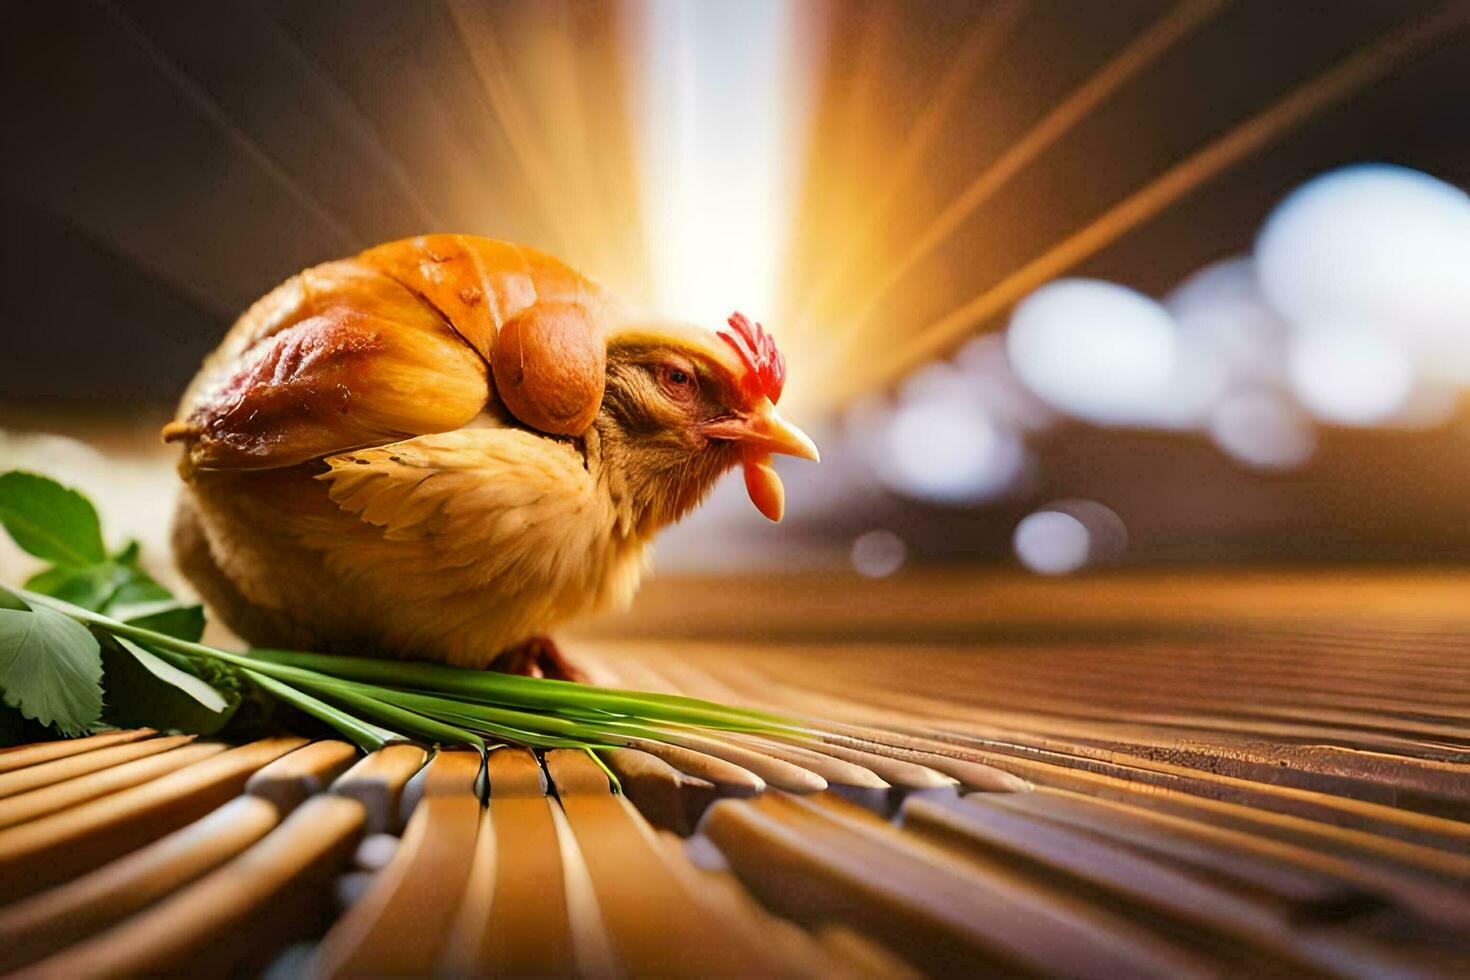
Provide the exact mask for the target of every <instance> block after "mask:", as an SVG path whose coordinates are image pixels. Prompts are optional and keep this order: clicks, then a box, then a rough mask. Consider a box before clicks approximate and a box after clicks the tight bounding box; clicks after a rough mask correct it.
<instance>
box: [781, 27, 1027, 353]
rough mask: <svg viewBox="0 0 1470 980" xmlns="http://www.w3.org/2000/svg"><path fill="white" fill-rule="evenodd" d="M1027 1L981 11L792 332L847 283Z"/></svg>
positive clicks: (807, 325) (805, 325) (805, 303)
mask: <svg viewBox="0 0 1470 980" xmlns="http://www.w3.org/2000/svg"><path fill="white" fill-rule="evenodd" d="M1030 4H1031V0H1009V2H1001V3H997V4H995V5H994V6H991V7H989V8H987V10H986V11H985V13H983V14H982V15H981V16H980V17H979V18H978V21H977V23H976V25H975V26H974V27H973V28H972V29H971V30H970V33H969V34H968V36H967V37H966V38H965V40H964V41H962V42H961V44H960V48H959V52H958V53H957V54H956V55H955V57H954V59H953V61H952V62H951V63H950V67H949V69H948V71H946V72H945V75H944V77H943V78H942V79H941V80H940V82H939V85H938V86H937V87H936V88H935V91H934V95H933V97H932V98H931V99H930V100H929V101H928V103H927V105H926V106H925V108H924V111H923V113H921V114H920V116H919V118H918V120H917V121H916V122H915V123H914V125H913V126H912V127H911V128H910V129H909V132H908V135H907V136H906V137H905V138H904V143H903V147H902V149H901V150H900V151H899V153H898V156H897V158H896V160H895V161H894V164H893V167H892V168H891V169H890V170H889V172H888V176H887V179H885V180H884V182H883V185H882V186H881V187H880V188H879V189H878V190H877V191H876V192H874V193H873V194H872V196H871V203H870V204H869V205H868V207H867V209H866V210H865V211H864V212H863V214H862V216H861V217H860V218H859V219H858V220H857V221H856V222H855V223H854V225H853V226H852V228H851V230H850V231H848V233H847V234H845V235H844V236H843V237H842V243H841V245H840V246H839V250H838V252H837V254H836V256H835V257H833V259H832V261H831V262H830V263H829V265H828V268H827V269H826V271H825V272H824V273H823V275H822V277H821V278H820V279H819V280H818V281H817V284H816V285H815V286H814V287H812V289H811V290H810V292H809V293H808V296H807V298H806V300H805V301H803V303H802V304H801V312H800V313H799V314H798V316H797V317H796V319H795V321H794V322H793V324H792V328H793V330H800V331H805V330H807V329H809V328H810V325H811V322H812V320H813V319H814V318H815V317H816V316H817V311H819V310H820V309H821V307H822V304H823V303H825V302H826V301H827V300H828V299H829V298H830V297H831V296H832V294H833V293H834V292H835V291H836V290H837V288H838V287H839V286H843V285H846V284H847V281H848V280H847V277H848V274H849V272H850V271H851V266H852V263H853V262H854V260H855V259H856V258H857V257H858V255H859V254H861V252H862V249H863V248H864V247H865V246H867V245H868V244H870V243H871V242H872V238H873V234H874V232H875V231H877V230H878V228H879V227H880V224H879V223H880V222H881V221H882V219H883V217H884V216H885V215H887V214H888V212H889V210H890V209H891V208H892V207H893V205H894V204H895V203H896V202H897V200H898V198H899V192H900V191H902V190H903V188H904V187H905V186H906V185H907V184H908V182H909V181H910V180H912V179H913V177H914V176H915V174H916V172H917V171H918V169H919V167H920V165H921V164H923V163H924V161H925V159H926V157H927V155H928V154H929V152H930V151H931V150H932V149H933V148H934V144H935V141H936V140H938V138H939V137H940V136H941V135H942V134H943V133H944V131H945V130H944V122H945V118H946V117H947V116H948V115H949V114H950V112H951V111H952V110H953V109H954V107H955V103H956V102H957V101H958V100H959V98H960V96H961V95H963V94H964V92H965V89H966V87H967V86H968V85H969V84H970V83H971V82H972V81H973V80H974V79H975V77H976V75H978V74H979V73H980V71H981V70H982V69H983V68H984V67H985V66H986V65H987V64H989V62H990V56H991V55H993V54H994V53H995V51H996V49H997V48H998V47H999V46H1000V45H1001V44H1002V43H1004V41H1005V40H1006V38H1007V37H1009V36H1010V34H1011V31H1012V30H1013V29H1014V28H1015V26H1016V25H1017V24H1018V23H1019V22H1020V20H1021V17H1022V15H1023V14H1024V13H1025V12H1026V10H1027V8H1028V7H1029V6H1030Z"/></svg>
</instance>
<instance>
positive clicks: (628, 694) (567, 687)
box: [248, 649, 802, 729]
mask: <svg viewBox="0 0 1470 980" xmlns="http://www.w3.org/2000/svg"><path fill="white" fill-rule="evenodd" d="M248 656H249V657H250V658H251V659H255V660H261V661H265V662H267V663H275V664H282V665H287V666H293V667H300V668H305V669H308V670H314V671H318V672H320V673H324V674H331V675H332V676H335V677H341V678H345V679H348V680H354V681H362V682H367V683H372V684H383V685H387V686H392V687H409V688H418V689H420V690H424V691H430V692H434V693H437V694H452V695H454V696H456V697H460V698H466V699H470V700H476V701H484V702H488V703H492V704H503V705H511V706H515V707H522V708H533V709H540V710H552V711H558V710H566V709H573V708H575V709H581V710H586V711H605V712H609V713H613V714H626V715H638V716H641V717H647V718H658V719H660V720H663V721H677V722H685V723H689V724H704V725H710V726H713V727H721V728H736V727H741V726H750V727H752V728H755V729H771V728H781V729H801V728H802V726H801V725H800V724H798V723H797V722H795V721H794V720H793V719H790V718H786V717H782V716H780V715H774V714H769V713H767V712H763V711H756V710H753V709H748V708H735V707H730V706H728V705H721V704H716V703H714V702H712V701H702V700H699V699H698V698H687V697H683V696H680V695H675V694H657V693H654V692H649V691H623V690H618V689H614V688H606V687H594V686H592V685H590V684H578V683H575V682H572V681H558V680H551V679H549V678H540V677H518V676H515V675H512V674H501V673H498V672H495V671H487V670H468V669H466V668H463V667H449V666H446V665H443V664H425V663H416V662H412V661H401V660H376V659H373V658H370V657H342V656H336V655H334V654H321V653H298V652H295V651H291V650H264V649H262V650H252V651H250V653H249V654H248Z"/></svg>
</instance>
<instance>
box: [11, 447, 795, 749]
mask: <svg viewBox="0 0 1470 980" xmlns="http://www.w3.org/2000/svg"><path fill="white" fill-rule="evenodd" d="M0 524H3V525H4V526H5V528H6V530H7V531H9V532H10V535H11V537H12V538H13V539H14V540H15V542H16V544H18V545H19V546H20V547H21V548H22V549H24V550H26V551H27V552H29V553H31V554H32V555H35V556H37V557H39V558H43V559H45V560H47V561H50V562H52V563H53V564H52V566H51V567H50V568H48V569H46V570H44V571H42V572H40V573H39V574H37V575H35V576H32V577H31V578H30V579H28V580H27V581H26V583H25V587H24V588H21V589H14V590H10V589H5V588H3V587H0V695H3V697H4V702H5V704H6V705H8V706H9V707H10V708H11V709H13V710H14V711H15V712H18V713H19V714H20V715H22V716H23V717H24V718H26V719H30V720H31V721H32V722H34V723H36V724H39V725H44V726H47V727H48V728H49V729H51V730H53V731H55V732H56V733H58V734H61V735H66V736H70V735H80V734H84V733H88V732H92V731H96V730H99V729H101V728H106V727H111V726H114V725H121V724H128V725H148V726H151V727H154V728H158V729H160V730H174V731H182V732H188V733H198V734H212V733H215V732H218V731H221V730H222V729H224V728H225V727H226V726H227V725H228V724H229V723H230V721H231V718H232V717H233V716H234V715H235V713H236V712H237V711H238V710H239V709H240V706H241V705H242V703H244V702H245V701H246V699H247V698H249V697H257V698H267V699H272V700H274V701H276V702H279V703H283V704H286V705H289V706H290V707H292V708H295V709H297V710H299V711H301V712H304V713H305V714H308V715H311V716H312V717H314V718H316V719H318V720H319V721H321V722H323V723H325V724H326V725H329V726H331V727H332V728H334V729H336V730H337V731H338V732H339V733H341V735H342V736H343V737H345V738H347V739H350V740H351V741H353V742H354V743H356V744H357V745H358V746H359V747H361V748H362V749H363V750H365V751H372V750H374V749H378V748H381V747H382V746H383V745H385V744H388V743H390V742H394V741H418V742H427V743H431V744H447V745H469V746H474V747H476V748H479V749H481V750H484V749H485V748H486V746H487V744H498V743H509V744H516V745H525V746H530V747H533V748H578V749H586V750H589V751H591V750H595V749H604V748H612V747H617V746H624V745H637V744H639V743H641V742H647V741H648V740H654V741H668V740H673V739H677V738H678V736H679V733H680V731H681V730H682V731H686V732H687V731H689V730H691V729H693V730H699V729H705V730H711V729H712V730H720V731H730V732H756V733H765V734H775V735H781V736H783V737H788V738H808V737H815V736H817V735H818V734H819V733H818V732H815V731H813V730H811V729H809V728H808V727H806V726H805V725H803V724H802V723H800V722H798V721H796V720H793V719H787V718H783V717H780V716H777V715H771V714H767V713H764V712H759V711H752V710H749V709H744V708H735V707H729V706H726V705H721V704H715V703H713V702H708V701H701V700H697V699H694V698H686V697H679V696H674V695H665V694H654V693H648V692H638V691H624V690H614V689H610V688H601V687H592V686H589V685H585V684H575V683H570V682H566V681H556V680H547V679H541V678H531V677H516V676H511V675H508V674H501V673H496V672H493V671H482V670H467V669H463V668H458V667H447V666H442V665H438V664H426V663H415V662H409V661H397V660H378V659H373V658H369V657H341V656H331V655H326V654H318V653H301V652H294V651H288V650H253V651H249V652H244V653H240V652H232V651H229V650H225V649H222V648H219V647H215V646H211V645H208V644H205V643H203V642H201V640H200V637H201V636H202V635H203V632H204V625H205V623H204V611H203V609H202V608H201V607H200V606H198V605H192V604H187V603H182V602H179V601H178V600H176V599H175V598H174V597H173V596H172V595H171V594H170V593H169V592H168V591H167V590H166V589H164V588H163V587H162V586H161V585H159V584H158V583H157V582H156V581H155V580H154V579H152V578H151V577H150V576H148V574H147V573H146V572H145V571H144V570H143V569H142V567H141V565H140V564H139V561H138V547H137V545H136V544H135V543H130V544H128V545H127V546H125V547H124V548H122V549H121V550H120V551H118V552H115V553H109V552H108V551H107V550H106V548H105V546H104V544H103V537H102V530H101V522H100V520H99V519H98V516H97V511H96V509H95V508H94V507H93V506H92V504H91V502H90V501H88V500H87V498H86V497H85V496H83V495H82V494H80V493H78V492H77V491H75V490H72V489H69V488H67V487H64V486H62V485H61V484H59V483H56V482H55V481H53V480H50V479H48V478H46V477H43V476H40V475H38V474H34V473H25V472H19V471H12V472H9V473H5V474H0ZM11 727H14V726H11ZM3 730H4V728H3V727H0V731H3ZM594 758H596V756H595V754H594Z"/></svg>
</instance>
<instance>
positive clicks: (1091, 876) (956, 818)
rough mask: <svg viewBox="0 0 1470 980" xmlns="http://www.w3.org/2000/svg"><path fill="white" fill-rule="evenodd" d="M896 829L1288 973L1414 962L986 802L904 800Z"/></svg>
mask: <svg viewBox="0 0 1470 980" xmlns="http://www.w3.org/2000/svg"><path fill="white" fill-rule="evenodd" d="M904 817H905V826H906V827H908V828H910V829H911V830H914V831H916V832H918V833H921V834H922V835H924V836H926V837H929V838H931V839H936V840H940V841H944V842H948V843H957V844H959V845H960V849H961V850H963V849H964V848H966V847H970V848H975V849H983V850H984V851H985V852H986V853H997V852H998V853H1003V854H1005V855H1006V856H1008V857H1015V858H1018V859H1022V860H1024V861H1025V863H1026V865H1027V867H1029V868H1035V869H1037V871H1038V873H1039V874H1040V875H1041V876H1043V877H1045V876H1047V875H1051V876H1055V877H1057V878H1058V879H1060V880H1061V881H1062V884H1063V887H1071V888H1074V889H1079V888H1087V887H1090V888H1095V889H1098V890H1099V891H1100V893H1106V895H1105V896H1104V895H1102V894H1098V896H1097V897H1098V900H1099V902H1106V901H1113V902H1118V903H1127V904H1128V905H1131V906H1133V907H1135V908H1138V909H1141V910H1144V911H1146V912H1148V913H1149V914H1152V915H1156V916H1162V917H1165V918H1175V919H1178V920H1180V921H1182V922H1183V923H1184V924H1186V925H1187V926H1188V927H1190V928H1192V929H1195V930H1199V931H1201V932H1203V933H1206V934H1208V933H1211V932H1215V933H1218V934H1220V935H1221V937H1222V942H1221V943H1220V944H1219V945H1220V948H1228V945H1227V944H1236V945H1237V946H1244V947H1247V948H1249V947H1255V948H1257V949H1259V950H1261V951H1262V952H1263V953H1264V954H1267V955H1268V956H1269V957H1272V958H1275V959H1279V960H1281V961H1282V962H1284V963H1289V964H1292V965H1293V966H1294V967H1295V968H1297V969H1307V970H1320V971H1324V972H1330V973H1335V974H1339V975H1343V976H1361V977H1378V976H1385V975H1393V974H1405V973H1409V972H1412V970H1413V969H1414V967H1415V963H1414V961H1413V960H1412V959H1405V958H1402V957H1400V956H1398V955H1396V954H1395V953H1394V951H1393V950H1391V949H1389V948H1387V947H1385V946H1383V945H1382V944H1379V943H1374V942H1372V941H1370V940H1367V939H1364V938H1361V937H1360V936H1358V935H1356V934H1355V931H1354V930H1352V929H1351V928H1349V929H1326V928H1323V927H1321V926H1317V927H1314V928H1312V929H1309V930H1301V929H1296V928H1294V927H1293V924H1292V920H1291V916H1292V909H1291V908H1290V907H1283V906H1281V905H1280V904H1279V903H1272V902H1268V901H1265V900H1263V899H1262V898H1261V897H1259V896H1251V895H1246V894H1242V893H1240V892H1238V891H1235V890H1233V889H1230V888H1226V887H1222V886H1221V885H1219V884H1217V883H1214V882H1211V881H1209V880H1207V879H1205V878H1203V877H1201V876H1199V875H1196V874H1191V873H1189V872H1188V871H1184V870H1180V869H1178V868H1175V867H1171V866H1170V865H1168V864H1166V863H1164V862H1161V861H1159V860H1157V859H1155V858H1153V857H1150V856H1146V855H1143V854H1138V853H1135V852H1132V851H1129V850H1125V849H1120V848H1110V847H1099V846H1097V845H1096V842H1095V841H1094V840H1093V839H1090V838H1089V837H1088V836H1087V835H1085V834H1082V833H1080V832H1078V831H1076V830H1073V829H1071V828H1066V827H1062V826H1059V825H1055V824H1050V823H1047V822H1044V821H1039V820H1037V819H1035V818H1033V817H1031V816H1030V815H1029V814H1025V813H1023V812H1019V811H1013V810H1009V809H1006V808H1003V807H997V806H994V805H992V804H990V803H989V802H988V801H986V800H985V799H984V798H983V797H975V798H970V799H967V800H964V801H960V802H957V803H953V804H948V805H947V804H944V803H940V802H936V801H932V800H918V799H916V800H911V801H909V802H908V803H907V804H905V806H904Z"/></svg>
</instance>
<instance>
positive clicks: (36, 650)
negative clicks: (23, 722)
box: [0, 607, 102, 735]
mask: <svg viewBox="0 0 1470 980" xmlns="http://www.w3.org/2000/svg"><path fill="white" fill-rule="evenodd" d="M101 681H102V657H101V652H100V650H99V648H98V644H97V639H96V637H94V636H93V635H92V634H91V632H90V631H89V630H88V629H87V628H86V627H85V626H83V625H81V624H80V623H78V622H76V621H75V620H73V619H70V618H68V617H67V616H65V615H63V614H62V613H59V612H56V611H55V610H53V609H47V608H45V607H38V608H35V609H32V610H30V611H29V612H26V611H22V610H19V609H0V692H3V693H4V697H5V703H6V704H8V705H10V706H11V707H13V708H18V709H20V711H21V713H22V714H24V715H25V716H26V717H28V718H34V719H35V720H36V721H39V722H40V723H41V724H43V725H52V726H54V727H55V728H56V729H57V730H59V731H60V732H61V733H62V734H64V735H79V734H81V733H82V732H84V731H86V730H87V729H88V728H89V727H90V726H91V725H93V724H94V723H95V722H96V721H97V719H98V718H99V717H101V715H102V683H101Z"/></svg>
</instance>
